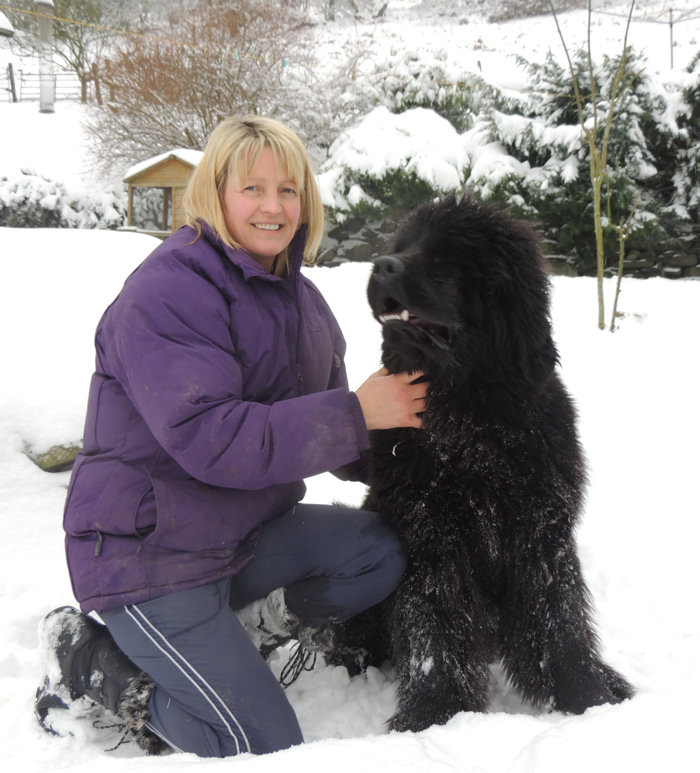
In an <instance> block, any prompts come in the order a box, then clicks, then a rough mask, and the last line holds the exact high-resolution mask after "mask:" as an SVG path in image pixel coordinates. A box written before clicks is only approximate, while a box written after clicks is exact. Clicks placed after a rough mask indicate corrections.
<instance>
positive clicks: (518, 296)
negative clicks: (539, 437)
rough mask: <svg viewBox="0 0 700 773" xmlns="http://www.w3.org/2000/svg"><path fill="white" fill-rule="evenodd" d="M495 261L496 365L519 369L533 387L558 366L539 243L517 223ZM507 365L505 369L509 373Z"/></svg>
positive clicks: (491, 318) (491, 317) (491, 315)
mask: <svg viewBox="0 0 700 773" xmlns="http://www.w3.org/2000/svg"><path fill="white" fill-rule="evenodd" d="M497 250H498V251H500V252H501V254H500V255H495V256H494V261H493V263H494V264H495V266H494V267H497V270H495V271H493V272H492V273H491V274H490V277H489V278H490V287H489V296H490V304H489V308H488V310H487V312H486V313H487V316H488V322H487V324H488V326H489V327H490V328H491V330H492V342H493V346H494V348H495V351H494V352H493V357H494V358H495V361H496V362H499V361H500V362H502V363H504V365H505V364H506V363H509V365H510V367H516V368H517V369H518V372H519V374H520V377H521V378H522V377H523V376H524V377H525V379H526V380H527V381H528V382H529V383H531V384H533V385H534V384H538V383H540V382H541V381H542V380H544V379H545V378H547V377H548V376H549V375H550V374H551V372H552V370H553V369H554V367H555V366H556V364H557V361H558V355H557V350H556V346H555V344H554V340H553V339H552V330H551V320H550V316H549V296H550V284H549V278H548V276H547V274H546V272H545V270H544V260H543V258H542V256H541V254H540V252H539V247H538V242H537V238H536V236H535V234H534V233H532V232H531V231H530V229H529V228H527V227H526V226H524V225H523V224H521V223H514V224H513V229H512V231H511V232H510V233H509V234H508V239H506V240H504V241H502V242H501V243H500V244H499V245H498V246H497ZM507 368H508V365H506V369H507Z"/></svg>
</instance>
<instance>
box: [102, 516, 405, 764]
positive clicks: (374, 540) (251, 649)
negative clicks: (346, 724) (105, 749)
mask: <svg viewBox="0 0 700 773" xmlns="http://www.w3.org/2000/svg"><path fill="white" fill-rule="evenodd" d="M404 568H405V556H404V553H403V549H402V547H401V545H400V543H399V540H398V537H397V536H396V533H395V532H394V531H393V529H392V528H391V527H390V526H389V525H388V524H387V522H386V521H385V520H384V519H383V518H382V517H381V516H379V515H377V514H376V513H370V512H367V511H363V510H354V509H350V508H343V507H331V506H327V505H304V504H300V505H297V506H296V507H295V508H293V510H291V511H289V512H288V513H285V514H284V515H282V516H280V517H279V518H275V519H274V520H272V521H269V522H268V523H267V524H265V525H264V526H263V528H262V530H261V533H260V536H259V539H258V542H257V547H256V553H255V557H254V558H253V559H252V560H251V561H250V562H249V563H248V564H247V565H246V566H245V567H243V569H242V570H241V571H240V572H239V573H238V574H237V575H235V576H234V577H232V578H224V579H222V580H219V581H217V582H214V583H209V584H206V585H202V586H200V587H198V588H193V589H191V590H186V591H181V592H178V593H172V594H170V595H167V596H163V597H161V598H158V599H154V600H152V601H147V602H144V603H141V604H131V605H128V606H124V607H117V608H114V609H110V610H106V611H104V612H102V614H101V617H102V619H103V620H104V622H105V624H106V625H107V627H108V628H109V630H110V632H111V633H112V636H113V637H114V639H115V641H116V642H117V644H118V645H119V647H120V648H121V649H122V650H123V652H124V653H125V654H126V655H127V656H128V657H129V658H130V659H131V660H132V661H133V662H134V663H135V664H136V665H137V666H138V667H139V668H141V669H142V670H143V671H145V672H146V673H147V674H148V675H149V676H150V677H151V679H153V681H154V682H155V684H156V688H155V689H154V691H153V693H152V695H151V699H150V702H149V709H150V712H151V721H150V723H149V725H148V728H149V729H150V730H151V731H152V732H153V733H155V734H156V735H158V736H160V737H161V738H162V739H163V740H164V741H165V742H166V743H168V744H169V745H170V746H171V747H172V748H173V749H175V750H178V751H185V752H193V753H195V754H197V755H199V756H202V757H226V756H231V755H236V754H240V753H243V752H252V753H254V754H264V753H266V752H273V751H278V750H280V749H285V748H288V747H289V746H293V745H295V744H299V743H302V742H303V736H302V733H301V729H300V727H299V723H298V721H297V718H296V715H295V713H294V710H293V709H292V707H291V705H290V704H289V701H288V700H287V698H286V695H285V693H284V690H283V689H282V688H281V687H280V685H279V683H278V682H277V679H276V678H275V676H274V675H273V673H272V672H271V671H270V669H269V668H268V666H267V664H266V663H265V661H264V660H263V658H262V657H261V656H260V655H259V653H258V651H257V650H256V648H255V646H254V645H253V644H252V642H251V640H250V638H249V637H248V635H247V633H246V632H245V630H244V629H243V626H242V625H241V623H240V622H239V621H238V618H237V616H236V613H235V610H236V609H240V608H242V607H244V606H246V605H247V604H249V603H250V602H251V601H255V600H256V599H259V598H263V597H264V596H266V595H267V594H268V593H269V592H270V591H272V590H274V589H275V588H278V587H284V588H286V589H287V591H286V601H287V605H288V607H289V609H290V610H291V611H292V612H294V613H295V614H296V615H298V616H299V617H300V619H301V620H302V622H303V623H306V624H309V625H314V626H315V625H322V624H323V623H325V622H327V621H329V620H344V619H347V618H348V617H351V616H352V615H354V614H357V613H358V612H360V611H362V610H363V609H367V608H368V607H370V606H373V605H374V604H377V603H378V602H380V601H381V600H382V599H384V598H386V596H388V595H389V594H390V593H391V592H392V591H393V590H394V589H395V587H396V586H397V585H398V582H399V580H400V579H401V575H402V574H403V571H404Z"/></svg>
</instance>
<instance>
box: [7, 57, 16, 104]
mask: <svg viewBox="0 0 700 773" xmlns="http://www.w3.org/2000/svg"><path fill="white" fill-rule="evenodd" d="M7 77H8V79H9V81H10V92H11V93H12V101H13V102H17V86H16V84H15V70H14V67H13V66H12V62H10V63H9V64H8V65H7Z"/></svg>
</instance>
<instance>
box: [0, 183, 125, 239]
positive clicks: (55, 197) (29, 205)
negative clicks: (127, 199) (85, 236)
mask: <svg viewBox="0 0 700 773" xmlns="http://www.w3.org/2000/svg"><path fill="white" fill-rule="evenodd" d="M125 212H126V208H125V204H124V200H123V196H122V195H120V194H117V193H115V192H104V191H102V192H99V191H98V192H94V191H85V190H81V191H70V190H69V189H68V188H67V187H66V186H65V185H64V184H63V183H61V182H58V181H56V180H50V179H49V178H47V177H42V176H40V175H37V174H34V173H33V172H31V171H29V170H23V171H22V172H21V173H20V174H17V175H13V176H11V177H10V176H6V177H0V226H7V227H10V228H119V227H120V226H122V225H123V224H124V222H125Z"/></svg>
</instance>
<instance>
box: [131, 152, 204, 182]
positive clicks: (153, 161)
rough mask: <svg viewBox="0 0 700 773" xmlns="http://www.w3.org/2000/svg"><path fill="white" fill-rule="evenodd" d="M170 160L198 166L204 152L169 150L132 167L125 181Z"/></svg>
mask: <svg viewBox="0 0 700 773" xmlns="http://www.w3.org/2000/svg"><path fill="white" fill-rule="evenodd" d="M168 158H176V159H179V160H180V161H184V162H185V163H186V164H189V165H190V166H197V164H198V163H199V162H200V160H201V158H202V152H201V151H199V150H192V148H173V150H168V151H166V152H165V153H160V154H159V155H157V156H153V158H147V159H146V160H145V161H140V162H139V163H138V164H134V165H133V166H130V167H129V168H128V169H127V170H126V172H125V173H124V179H125V180H129V179H131V178H132V177H134V176H135V175H137V174H139V173H140V172H143V171H144V170H146V169H150V168H151V167H152V166H156V165H157V164H160V162H161V161H165V160H167V159H168Z"/></svg>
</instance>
